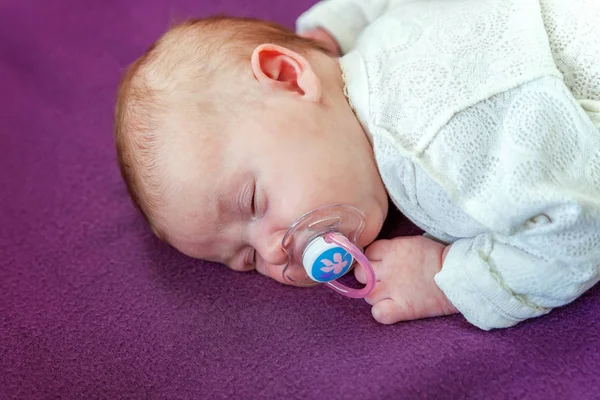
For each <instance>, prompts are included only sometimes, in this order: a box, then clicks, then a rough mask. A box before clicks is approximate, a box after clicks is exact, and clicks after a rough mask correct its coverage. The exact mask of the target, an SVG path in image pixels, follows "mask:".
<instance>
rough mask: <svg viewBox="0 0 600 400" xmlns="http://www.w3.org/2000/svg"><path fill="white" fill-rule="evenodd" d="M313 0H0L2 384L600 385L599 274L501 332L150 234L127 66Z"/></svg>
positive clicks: (528, 388) (376, 388)
mask: <svg viewBox="0 0 600 400" xmlns="http://www.w3.org/2000/svg"><path fill="white" fill-rule="evenodd" d="M313 2H314V1H313V0H301V1H300V0H297V1H287V0H256V1H250V0H227V1H206V0H205V1H203V0H195V1H192V0H174V1H167V0H148V1H141V0H129V1H125V0H121V1H118V0H105V1H80V0H60V1H58V0H57V1H42V0H27V1H23V0H3V1H2V3H1V4H0V84H1V90H0V110H1V113H0V399H12V398H15V399H56V398H62V399H212V398H232V399H260V398H269V399H275V398H286V399H288V398H289V399H295V398H298V399H307V398H309V399H310V398H314V399H325V398H332V399H333V398H335V399H338V398H339V399H354V398H356V399H359V398H360V399H416V398H433V399H436V398H439V399H458V398H461V399H468V398H480V399H483V398H486V399H487V398H489V399H492V398H515V399H544V400H547V399H591V398H599V397H600V394H599V393H600V378H599V371H600V350H599V347H600V344H599V334H598V331H599V329H600V320H599V317H600V308H599V307H600V293H599V291H598V290H597V289H594V290H592V291H591V292H590V293H588V294H587V295H585V296H584V297H583V298H581V299H580V300H578V301H577V302H576V303H575V304H573V305H571V306H569V307H566V308H564V309H561V310H556V311H555V312H553V313H551V314H550V315H549V316H547V317H544V318H542V319H539V320H536V321H532V322H527V323H525V324H522V325H521V326H519V327H517V328H515V329H509V330H504V331H497V332H492V333H484V332H481V331H478V330H477V329H475V328H473V327H471V326H469V325H468V324H467V323H466V322H465V321H464V320H463V318H462V317H460V316H455V317H450V318H441V319H431V320H424V321H417V322H411V323H404V324H398V325H395V326H380V325H378V324H376V323H375V322H373V320H372V319H371V316H370V312H369V311H370V310H369V307H368V305H367V304H366V303H364V302H362V301H357V300H350V299H346V298H344V297H341V296H339V295H337V294H335V293H333V292H332V291H330V290H328V289H325V288H323V287H321V288H317V289H311V290H307V289H305V290H299V289H294V288H289V287H285V286H281V285H278V284H276V283H275V282H272V281H269V280H267V279H265V278H262V277H260V276H258V275H255V274H237V273H233V272H230V271H228V270H226V269H224V268H223V267H220V266H216V265H211V264H206V263H203V262H200V261H195V260H191V259H189V258H186V257H184V256H182V255H179V254H177V253H176V252H175V251H173V250H172V249H170V248H167V247H166V246H164V245H162V244H160V243H159V242H158V241H157V240H155V239H153V238H152V236H151V235H150V233H149V232H148V230H147V229H146V228H145V226H144V224H143V223H142V221H141V218H140V217H138V215H137V213H136V212H135V211H134V209H133V207H132V206H131V205H130V203H129V200H128V199H127V196H126V192H125V189H124V186H123V184H122V183H121V180H120V177H119V175H118V171H117V166H116V163H115V156H114V150H113V139H112V109H113V102H114V95H115V87H116V84H117V81H118V78H119V76H120V73H121V72H122V70H123V67H124V66H125V65H126V64H128V63H130V62H131V61H132V60H133V59H134V58H135V57H136V56H137V55H139V54H140V53H141V52H142V51H143V50H144V49H145V48H146V46H148V45H149V44H150V43H151V42H152V41H153V40H154V39H156V38H157V36H158V35H159V34H160V33H162V32H163V31H164V30H165V29H166V28H167V27H168V26H169V25H170V24H171V23H173V22H174V21H178V20H181V19H183V18H185V17H188V16H206V15H208V14H212V13H216V12H227V13H232V14H235V15H246V16H256V17H263V18H268V19H272V20H276V21H278V22H281V23H284V24H286V25H288V26H293V21H294V20H295V18H296V17H297V16H298V14H299V13H300V12H301V11H303V10H304V9H306V8H307V7H308V6H309V5H311V4H312V3H313ZM398 221H400V222H398ZM396 222H397V224H399V225H398V226H399V227H400V228H399V230H400V231H402V232H404V233H407V232H410V231H411V229H413V228H411V227H410V226H408V225H407V224H406V222H402V220H400V219H397V220H396ZM412 232H414V229H413V230H412Z"/></svg>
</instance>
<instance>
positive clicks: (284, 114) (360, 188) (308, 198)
mask: <svg viewBox="0 0 600 400" xmlns="http://www.w3.org/2000/svg"><path fill="white" fill-rule="evenodd" d="M331 65H332V70H334V71H336V72H337V70H335V66H336V65H335V64H333V63H332V64H331ZM306 87H307V88H308V89H307V93H309V91H310V90H311V89H310V87H309V86H306ZM330 91H331V92H332V94H331V95H330V97H328V99H327V100H323V99H321V98H320V97H318V96H313V97H314V98H315V99H317V100H306V99H305V98H307V97H309V96H297V95H289V94H284V95H281V96H278V97H277V96H275V98H274V99H272V101H270V102H268V103H269V104H268V105H266V106H265V107H264V108H260V110H253V111H252V113H251V114H252V116H251V117H248V118H244V119H242V120H241V122H240V120H238V121H237V122H231V123H230V124H229V127H228V128H227V129H223V130H221V131H220V132H219V133H215V134H212V135H202V134H198V133H197V132H201V131H202V127H201V126H196V127H194V126H191V127H190V129H187V131H188V132H190V133H188V134H186V135H183V136H184V137H182V138H181V140H172V141H171V142H170V143H168V144H167V146H166V148H165V149H164V154H163V157H162V158H163V159H164V160H166V161H167V164H168V171H167V177H166V179H167V180H168V182H170V183H171V182H172V185H170V186H169V185H167V195H166V197H165V200H166V201H165V203H166V206H165V207H164V210H163V212H162V213H161V217H160V223H161V225H162V226H163V227H164V230H165V233H166V235H167V237H168V239H169V241H170V242H171V243H172V244H173V246H175V247H176V248H177V249H179V250H180V251H182V252H183V253H185V254H187V255H189V256H192V257H195V258H201V259H205V260H210V261H216V262H220V263H224V264H226V265H228V266H229V267H230V268H232V269H234V270H238V271H247V270H251V269H256V270H257V271H258V272H260V273H262V274H264V275H267V276H270V277H272V278H274V279H276V280H278V281H280V282H283V281H282V270H283V267H284V266H285V264H286V263H287V255H286V254H285V252H284V250H283V248H282V246H281V243H282V239H283V236H284V235H285V233H286V231H287V230H288V228H289V227H290V225H292V224H293V223H294V221H296V220H297V219H298V218H299V217H301V216H302V215H304V214H305V213H307V212H310V211H312V210H314V209H315V208H318V207H321V206H324V205H329V204H347V205H351V206H354V207H356V208H358V209H359V210H361V211H362V212H363V213H364V214H365V218H366V227H365V230H364V231H363V233H362V235H361V237H360V238H359V243H358V244H359V245H360V246H363V247H364V246H367V245H368V244H370V243H371V242H372V241H373V240H375V238H376V236H377V235H378V234H379V232H380V230H381V227H382V225H383V221H384V219H385V217H386V215H387V206H388V200H387V194H386V191H385V187H384V185H383V183H382V181H381V178H380V176H379V173H378V170H377V166H376V163H375V159H374V157H373V153H372V148H371V145H370V144H369V141H368V139H367V136H366V135H365V133H364V132H363V130H362V127H361V125H360V123H359V122H358V120H357V119H356V117H355V115H354V113H353V112H352V110H351V108H350V107H349V105H348V103H347V101H346V99H345V97H344V96H343V90H342V87H341V85H340V87H339V88H337V87H336V88H335V89H331V90H330ZM338 92H339V93H338Z"/></svg>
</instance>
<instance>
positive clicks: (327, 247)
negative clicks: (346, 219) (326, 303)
mask: <svg viewBox="0 0 600 400" xmlns="http://www.w3.org/2000/svg"><path fill="white" fill-rule="evenodd" d="M353 262H354V257H352V254H350V253H349V252H348V251H346V249H344V248H343V247H340V246H338V245H337V244H334V243H327V242H326V241H325V239H324V238H323V237H322V236H319V237H317V238H315V239H314V240H313V241H311V242H310V243H309V245H308V246H307V247H306V250H305V251H304V256H303V260H302V264H303V265H304V270H305V271H306V274H307V275H308V277H309V278H310V279H312V280H313V281H315V282H331V281H334V280H336V279H338V278H339V277H341V276H343V275H344V274H346V273H347V272H348V271H349V270H350V268H351V267H352V263H353Z"/></svg>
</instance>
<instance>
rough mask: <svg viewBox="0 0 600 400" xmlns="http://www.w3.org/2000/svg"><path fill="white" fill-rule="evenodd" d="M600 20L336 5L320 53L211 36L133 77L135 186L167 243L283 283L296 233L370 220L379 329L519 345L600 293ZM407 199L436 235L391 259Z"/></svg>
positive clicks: (126, 129) (244, 23) (309, 45)
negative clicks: (453, 327) (539, 324)
mask: <svg viewBox="0 0 600 400" xmlns="http://www.w3.org/2000/svg"><path fill="white" fill-rule="evenodd" d="M598 21H600V3H599V2H598V1H596V0H588V1H580V2H578V3H577V7H573V5H572V4H571V2H570V1H569V0H478V1H470V0H437V1H436V0H431V1H426V0H422V1H420V0H413V1H385V0H370V1H367V0H329V1H323V2H321V3H318V4H316V5H315V6H314V7H312V8H311V9H310V10H308V11H307V12H306V13H304V14H303V15H302V16H301V17H300V18H299V20H298V24H297V28H298V34H296V33H293V32H290V31H288V30H286V29H285V28H283V27H280V26H278V25H276V24H272V23H268V22H263V21H258V20H252V19H241V18H227V17H212V18H207V19H200V20H191V21H188V22H185V23H183V24H180V25H178V26H175V27H173V28H172V29H170V30H169V31H168V32H166V33H165V34H164V35H163V36H162V37H161V38H160V39H159V40H158V41H157V42H156V43H155V44H154V45H153V46H152V47H150V49H148V50H147V51H146V52H145V53H144V54H143V55H142V56H141V57H140V58H139V59H137V60H136V61H135V62H134V63H133V64H132V65H131V66H130V68H129V69H128V70H127V72H126V74H125V77H124V79H123V81H122V83H121V86H120V89H119V93H118V99H117V106H116V118H115V139H116V146H117V153H118V159H119V163H120V167H121V172H122V175H123V178H124V180H125V182H126V184H127V188H128V190H129V193H130V195H131V197H132V199H133V202H134V203H135V204H136V205H137V206H138V208H139V209H140V210H141V212H142V214H143V215H144V217H145V218H146V220H147V222H148V223H149V226H150V227H151V229H152V230H153V232H155V233H156V235H158V236H159V237H160V238H161V239H163V240H164V241H166V242H168V243H169V244H171V245H172V246H174V247H175V248H177V249H178V250H180V251H181V252H183V253H185V254H187V255H189V256H191V257H196V258H201V259H206V260H210V261H215V262H220V263H223V264H226V265H227V266H229V267H230V268H232V269H234V270H237V271H249V270H252V269H256V270H257V271H258V272H260V273H261V274H264V275H266V276H268V277H271V278H273V279H276V280H279V281H282V282H284V279H283V278H282V273H281V270H282V266H283V265H284V264H285V263H286V262H287V255H286V253H285V251H284V249H283V248H282V238H283V235H284V234H285V233H286V231H287V230H288V228H289V227H290V225H291V224H292V223H293V222H294V221H296V220H297V219H298V218H299V217H300V216H302V215H304V214H305V213H307V212H310V211H311V210H314V209H316V208H319V207H321V206H324V205H328V204H346V205H349V206H352V207H355V208H357V209H359V210H360V211H361V212H362V213H363V214H364V217H365V222H366V224H365V228H364V230H363V231H362V233H361V235H360V237H359V238H358V240H357V245H358V246H359V247H361V248H366V253H365V254H366V256H367V258H368V259H369V260H370V261H371V264H372V265H373V269H374V272H375V278H376V284H375V288H374V290H373V291H372V292H371V294H370V295H369V296H367V297H366V301H367V302H368V303H369V304H371V305H372V314H373V317H374V318H375V319H376V320H377V321H379V322H381V323H385V324H391V323H396V322H398V321H406V320H411V319H417V318H426V317H434V316H441V315H446V314H452V313H456V312H460V313H461V314H463V315H464V317H465V318H466V319H467V320H468V321H469V322H470V323H472V324H474V325H475V326H477V327H479V328H481V329H485V330H489V329H493V328H502V327H510V326H513V325H515V324H517V323H519V322H520V321H523V320H526V319H529V318H532V317H538V316H541V315H543V314H546V313H548V312H550V311H551V310H552V309H553V308H555V307H560V306H563V305H566V304H568V303H570V302H572V301H573V300H575V299H576V298H577V297H578V296H580V295H581V294H582V293H584V292H585V291H586V290H588V289H589V288H590V287H592V286H593V285H594V284H595V283H596V282H598V280H599V277H600V118H599V112H600V41H598V37H600V28H598ZM388 196H389V198H391V200H392V201H393V204H394V205H395V206H397V207H398V209H399V210H400V211H401V212H402V213H403V214H405V215H406V216H407V217H408V218H410V219H411V220H412V221H413V222H414V223H415V224H416V225H418V226H420V227H421V228H422V229H423V230H424V231H425V232H426V235H424V236H416V237H398V238H394V239H392V240H376V238H377V236H378V234H379V233H380V230H381V228H382V224H383V222H384V220H385V218H386V215H387V213H388V209H387V207H388ZM354 274H355V276H356V278H357V280H359V281H361V282H363V283H364V282H365V280H366V272H365V269H363V268H362V267H360V266H359V267H356V268H355V270H354Z"/></svg>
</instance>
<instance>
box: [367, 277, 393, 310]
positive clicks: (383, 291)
mask: <svg viewBox="0 0 600 400" xmlns="http://www.w3.org/2000/svg"><path fill="white" fill-rule="evenodd" d="M388 297H390V296H389V292H388V290H387V287H386V285H385V284H383V283H382V282H376V283H375V287H374V288H373V291H372V292H371V293H370V294H369V295H368V296H367V297H365V301H366V302H367V303H369V304H370V305H373V304H375V303H377V302H379V301H381V300H384V299H387V298H388Z"/></svg>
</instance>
